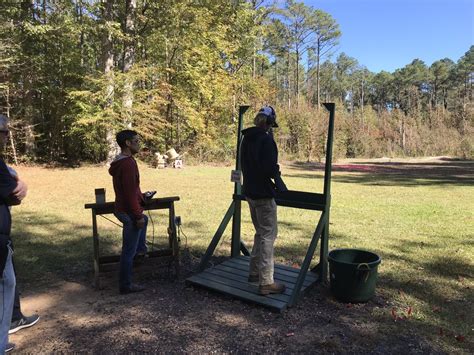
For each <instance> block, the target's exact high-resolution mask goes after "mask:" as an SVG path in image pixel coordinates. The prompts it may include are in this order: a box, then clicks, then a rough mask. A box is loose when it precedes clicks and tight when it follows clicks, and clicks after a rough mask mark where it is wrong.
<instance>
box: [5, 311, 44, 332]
mask: <svg viewBox="0 0 474 355" xmlns="http://www.w3.org/2000/svg"><path fill="white" fill-rule="evenodd" d="M39 319H40V316H39V315H37V314H33V315H32V316H29V317H25V316H23V317H22V318H20V319H18V320H14V321H12V322H11V324H10V330H9V331H8V334H13V333H16V332H17V331H19V330H20V329H23V328H28V327H32V326H34V325H35V324H36V323H37V322H38V321H39Z"/></svg>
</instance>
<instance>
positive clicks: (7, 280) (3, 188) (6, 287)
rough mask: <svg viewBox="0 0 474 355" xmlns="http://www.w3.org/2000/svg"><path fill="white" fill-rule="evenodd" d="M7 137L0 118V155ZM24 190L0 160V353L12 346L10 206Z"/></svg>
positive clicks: (4, 119) (13, 283) (13, 280)
mask: <svg viewBox="0 0 474 355" xmlns="http://www.w3.org/2000/svg"><path fill="white" fill-rule="evenodd" d="M8 136H9V129H8V119H7V117H6V116H4V115H0V152H3V149H4V148H5V146H6V144H7V142H8ZM27 190H28V189H27V186H26V184H25V183H24V182H22V181H21V180H17V179H15V178H14V177H13V176H12V174H11V173H10V171H9V169H8V167H7V165H6V164H5V162H4V161H3V158H0V294H1V297H0V308H1V312H2V317H1V319H0V353H4V352H8V351H10V350H12V349H13V348H14V345H13V344H11V343H8V332H9V330H10V325H11V319H12V311H13V303H14V298H15V286H16V277H15V272H14V270H13V261H12V255H13V246H12V242H11V239H10V231H11V222H12V220H11V215H10V206H11V205H18V204H19V203H21V200H23V199H24V198H25V197H26V193H27Z"/></svg>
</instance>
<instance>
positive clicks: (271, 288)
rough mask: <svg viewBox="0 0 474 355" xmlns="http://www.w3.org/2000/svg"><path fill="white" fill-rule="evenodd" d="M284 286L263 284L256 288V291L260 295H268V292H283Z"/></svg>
mask: <svg viewBox="0 0 474 355" xmlns="http://www.w3.org/2000/svg"><path fill="white" fill-rule="evenodd" d="M285 290H286V287H285V285H283V284H279V283H276V282H274V283H272V284H270V285H263V286H260V287H259V288H258V292H259V293H260V294H261V295H269V294H270V293H283V292H285Z"/></svg>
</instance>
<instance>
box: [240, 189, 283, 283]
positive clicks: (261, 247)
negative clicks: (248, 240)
mask: <svg viewBox="0 0 474 355" xmlns="http://www.w3.org/2000/svg"><path fill="white" fill-rule="evenodd" d="M247 202H248V203H249V207H250V216H251V217H252V223H253V225H254V227H255V237H254V241H253V248H252V254H251V255H250V270H249V274H250V275H255V276H256V275H258V276H259V281H260V285H261V286H264V285H271V284H272V283H273V244H274V243H275V239H276V237H277V233H278V228H277V205H276V202H275V199H273V198H265V199H259V200H252V199H250V198H247Z"/></svg>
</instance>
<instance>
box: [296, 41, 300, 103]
mask: <svg viewBox="0 0 474 355" xmlns="http://www.w3.org/2000/svg"><path fill="white" fill-rule="evenodd" d="M295 81H296V83H295V95H296V107H297V108H298V104H299V101H300V51H299V49H298V48H297V49H296V79H295Z"/></svg>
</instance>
